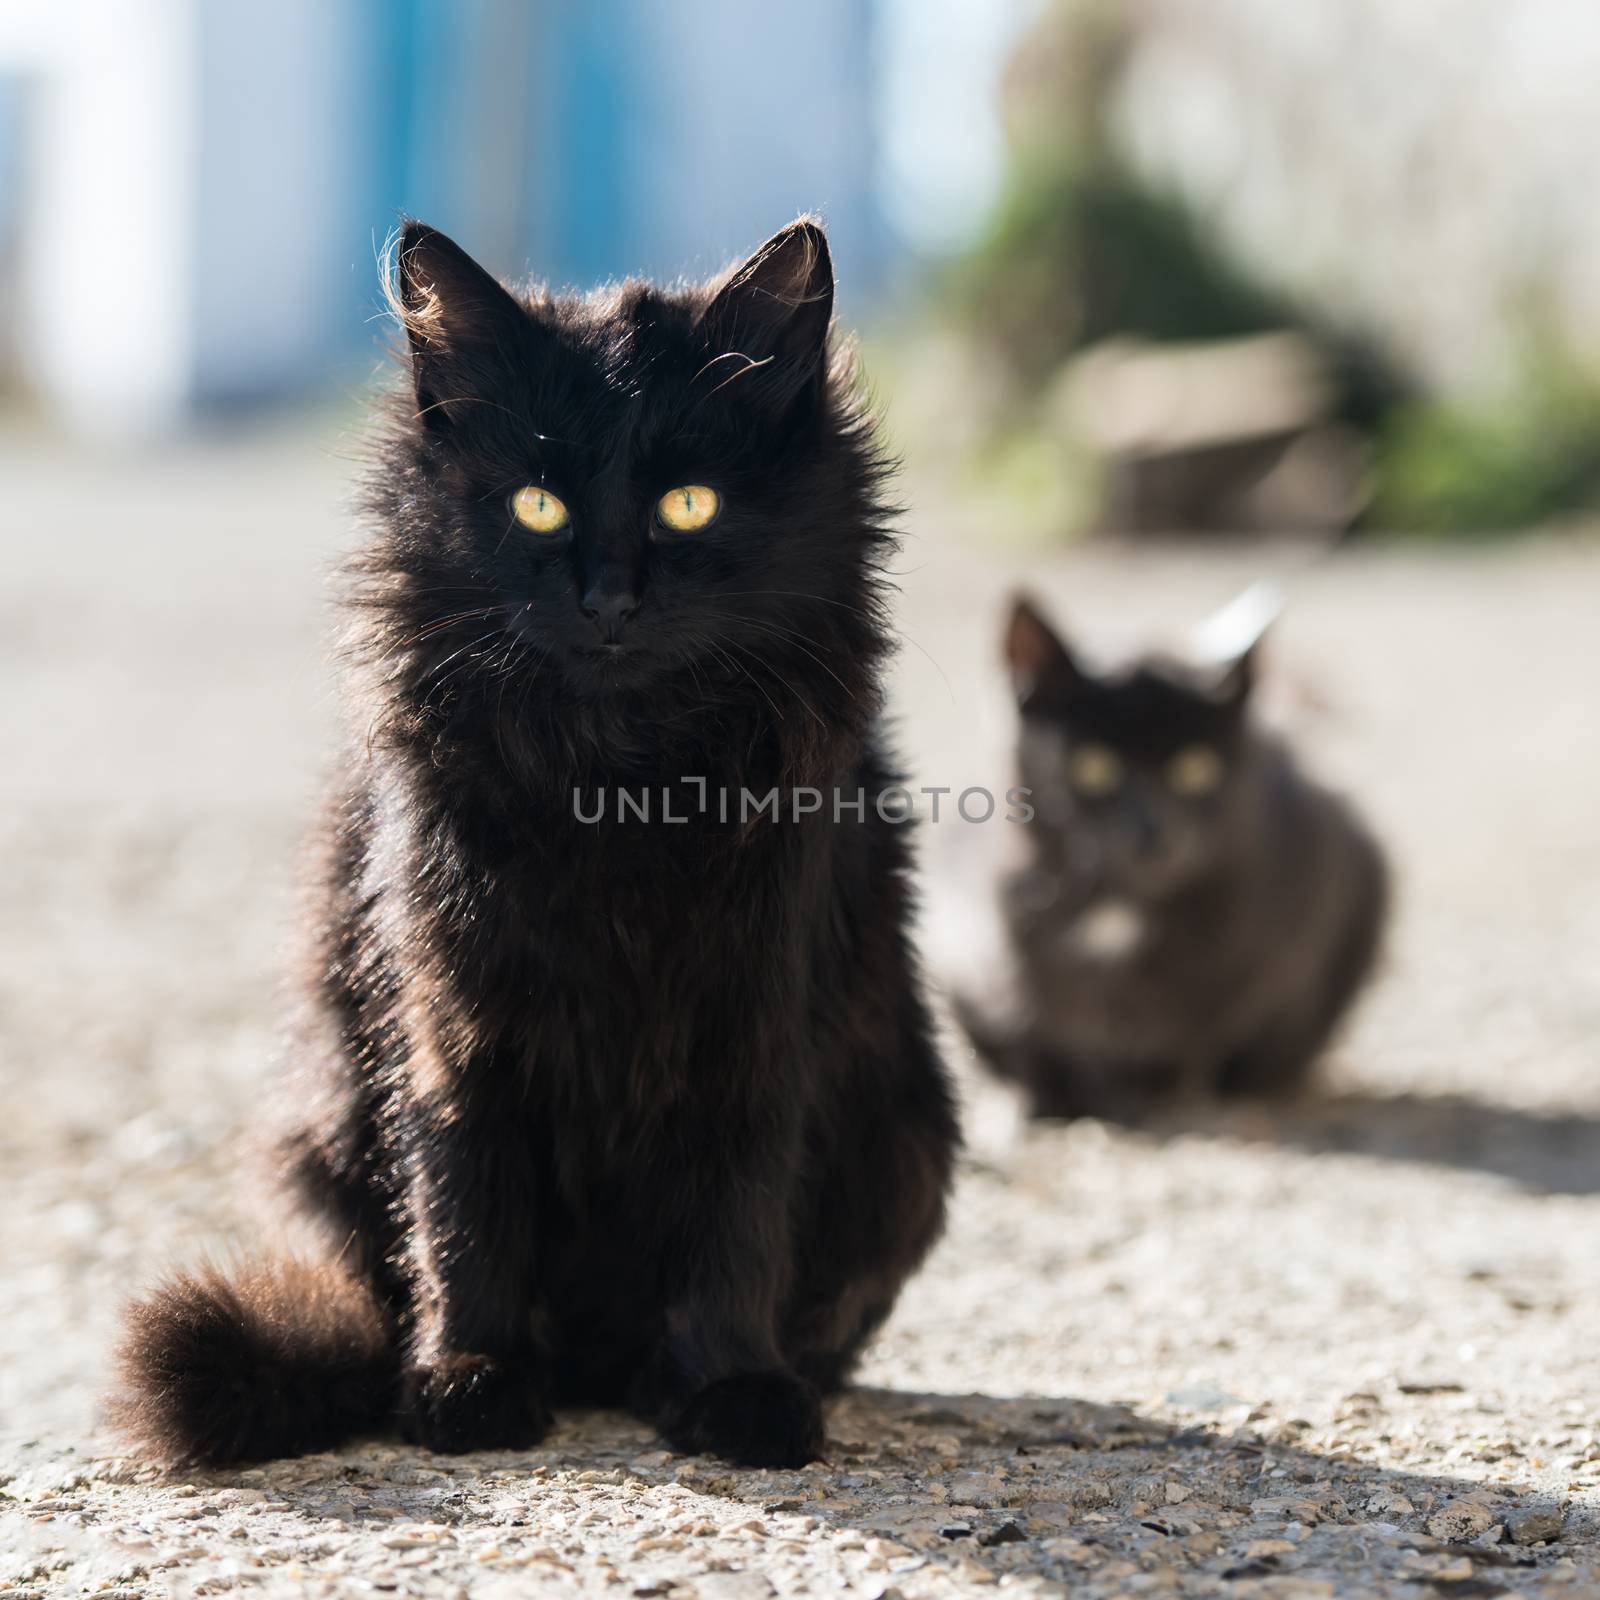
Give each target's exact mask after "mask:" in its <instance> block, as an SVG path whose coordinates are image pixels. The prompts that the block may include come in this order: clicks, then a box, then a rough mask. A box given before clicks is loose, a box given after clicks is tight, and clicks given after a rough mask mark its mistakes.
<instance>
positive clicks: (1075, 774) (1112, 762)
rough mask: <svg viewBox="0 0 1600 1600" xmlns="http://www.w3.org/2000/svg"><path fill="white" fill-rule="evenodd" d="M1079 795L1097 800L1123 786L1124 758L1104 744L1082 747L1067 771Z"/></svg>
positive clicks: (1073, 757) (1074, 754)
mask: <svg viewBox="0 0 1600 1600" xmlns="http://www.w3.org/2000/svg"><path fill="white" fill-rule="evenodd" d="M1067 772H1068V777H1069V778H1070V779H1071V781H1072V787H1073V788H1074V789H1076V790H1077V791H1078V793H1079V794H1083V795H1088V796H1090V797H1091V798H1097V797H1099V796H1102V795H1108V794H1110V793H1112V792H1113V791H1114V790H1116V789H1118V788H1120V787H1121V785H1122V758H1121V757H1120V756H1119V755H1118V754H1117V752H1116V751H1115V750H1112V749H1109V748H1108V747H1107V746H1105V745H1103V744H1085V745H1080V746H1079V747H1078V748H1077V749H1076V750H1074V751H1073V752H1072V760H1071V762H1070V764H1069V766H1068V769H1067Z"/></svg>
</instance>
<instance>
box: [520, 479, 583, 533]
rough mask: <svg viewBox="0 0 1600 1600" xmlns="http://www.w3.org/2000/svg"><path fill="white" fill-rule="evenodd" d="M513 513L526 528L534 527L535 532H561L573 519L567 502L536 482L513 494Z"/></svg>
mask: <svg viewBox="0 0 1600 1600" xmlns="http://www.w3.org/2000/svg"><path fill="white" fill-rule="evenodd" d="M511 513H512V515H513V516H514V517H516V519H517V521H518V522H520V523H521V524H522V526H523V527H524V528H532V529H533V531H534V532H535V533H560V532H561V530H562V529H563V528H564V527H566V525H567V524H568V523H569V522H571V521H572V516H571V514H570V513H569V512H568V510H567V508H566V504H565V502H563V501H561V500H558V499H556V497H555V496H554V495H553V494H551V493H550V491H549V490H548V489H541V488H539V487H538V486H537V485H535V484H530V485H529V486H528V487H527V488H526V489H518V490H517V492H516V493H515V494H514V495H512V497H511Z"/></svg>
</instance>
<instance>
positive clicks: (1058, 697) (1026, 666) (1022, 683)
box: [1005, 594, 1084, 710]
mask: <svg viewBox="0 0 1600 1600" xmlns="http://www.w3.org/2000/svg"><path fill="white" fill-rule="evenodd" d="M1005 658H1006V666H1007V667H1008V668H1009V669H1010V672H1011V686H1012V688H1013V689H1014V690H1015V692H1016V696H1017V704H1018V705H1019V706H1021V707H1022V708H1023V709H1024V710H1026V709H1027V708H1028V707H1029V706H1032V705H1038V704H1041V703H1048V704H1055V703H1059V702H1062V701H1065V700H1069V699H1071V698H1072V696H1073V694H1074V693H1075V692H1076V691H1077V690H1079V689H1081V688H1082V687H1083V685H1084V673H1083V669H1082V668H1081V667H1080V666H1079V665H1078V662H1077V660H1076V658H1075V657H1074V656H1073V654H1072V652H1071V650H1069V649H1068V648H1067V646H1066V644H1065V643H1064V642H1063V640H1062V639H1061V636H1060V635H1059V634H1058V633H1057V632H1056V631H1055V629H1054V628H1052V627H1051V626H1050V624H1049V623H1048V622H1047V621H1046V620H1045V617H1044V613H1043V612H1042V611H1041V610H1040V609H1039V607H1038V606H1037V605H1036V604H1035V603H1034V602H1033V601H1032V600H1031V599H1030V598H1029V597H1028V596H1027V595H1021V594H1019V595H1017V596H1016V597H1015V598H1014V599H1013V600H1012V602H1011V614H1010V616H1009V617H1008V618H1007V619H1006V631H1005Z"/></svg>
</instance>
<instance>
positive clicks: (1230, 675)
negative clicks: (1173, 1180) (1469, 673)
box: [957, 600, 1387, 1116]
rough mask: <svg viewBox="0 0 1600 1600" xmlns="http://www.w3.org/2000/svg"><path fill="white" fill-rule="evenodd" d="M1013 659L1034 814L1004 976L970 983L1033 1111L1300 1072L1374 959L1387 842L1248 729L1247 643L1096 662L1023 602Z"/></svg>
mask: <svg viewBox="0 0 1600 1600" xmlns="http://www.w3.org/2000/svg"><path fill="white" fill-rule="evenodd" d="M1006 657H1007V661H1008V663H1009V666H1010V669H1011V675H1012V681H1013V683H1014V685H1015V687H1016V692H1017V699H1018V705H1019V709H1020V712H1021V731H1020V735H1019V749H1018V763H1019V767H1020V771H1021V781H1022V782H1023V784H1025V785H1026V786H1027V787H1028V788H1029V790H1030V791H1031V803H1032V805H1033V806H1034V808H1035V812H1036V815H1035V817H1034V820H1033V821H1032V822H1031V823H1030V824H1028V825H1027V826H1026V827H1025V828H1021V829H1019V830H1018V833H1019V835H1020V837H1021V838H1022V840H1023V843H1022V851H1023V854H1024V860H1023V863H1022V864H1021V866H1020V867H1019V868H1018V869H1017V870H1015V871H1013V872H1011V873H1009V874H1008V875H1007V876H1006V877H1005V878H1004V880H1003V882H1002V884H1001V888H1000V896H1001V913H1002V920H1003V923H1004V929H1005V935H1006V943H1007V946H1008V951H1007V958H1006V974H1005V981H1003V982H1002V983H1001V984H1000V985H998V992H994V993H987V994H966V995H961V996H959V997H958V1001H957V1012H958V1015H959V1016H960V1018H961V1020H962V1022H963V1024H964V1025H965V1027H966V1029H967V1032H968V1033H969V1035H970V1036H971V1038H972V1040H973V1043H974V1044H975V1046H976V1047H977V1049H978V1052H979V1054H980V1057H981V1058H982V1059H984V1060H985V1061H986V1062H987V1064H988V1065H989V1066H991V1067H992V1068H993V1069H994V1071H996V1072H997V1073H998V1074H999V1075H1000V1076H1002V1077H1004V1078H1008V1079H1011V1080H1013V1081H1015V1082H1017V1083H1019V1084H1021V1085H1022V1086H1023V1088H1024V1089H1025V1091H1026V1093H1027V1094H1028V1096H1029V1099H1030V1102H1031V1105H1032V1109H1033V1111H1034V1113H1035V1114H1036V1115H1039V1116H1080V1115H1106V1116H1119V1115H1128V1114H1134V1115H1137V1114H1138V1113H1139V1112H1140V1111H1141V1110H1144V1109H1147V1108H1148V1106H1149V1105H1150V1103H1151V1102H1152V1101H1153V1100H1154V1099H1156V1098H1159V1097H1161V1096H1163V1095H1170V1094H1195V1093H1222V1094H1230V1093H1270V1092H1281V1091H1286V1090H1290V1089H1293V1088H1295V1087H1297V1086H1299V1085H1300V1084H1301V1083H1302V1081H1303V1080H1304V1078H1305V1076H1306V1074H1307V1072H1308V1071H1309V1069H1310V1068H1311V1066H1312V1064H1313V1063H1314V1062H1315V1060H1316V1058H1317V1055H1318V1053H1319V1052H1320V1051H1321V1049H1322V1047H1323V1045H1324V1044H1325V1043H1326V1042H1327V1040H1328V1038H1329V1036H1330V1035H1331V1033H1332V1031H1333V1029H1334V1026H1335V1024H1336V1023H1337V1022H1338V1020H1339V1018H1340V1017H1341V1016H1342V1015H1343V1013H1344V1011H1345V1010H1346V1008H1347V1007H1348V1006H1349V1004H1350V1002H1351V1000H1352V999H1353V998H1354V996H1355V994H1356V992H1357V991H1358V990H1359V988H1360V987H1361V985H1362V983H1363V982H1364V980H1365V979H1366V977H1367V975H1368V973H1369V971H1370V970H1371V968H1372V965H1373V960H1374V956H1375V953H1376V950H1377V946H1378V940H1379V935H1380V932H1381V929H1382V926H1383V921H1384V914H1385V905H1386V901H1387V872H1386V868H1385V865H1384V861H1383V857H1382V854H1381V853H1380V851H1379V849H1378V846H1377V845H1376V844H1375V843H1374V842H1373V840H1372V838H1371V836H1370V835H1369V834H1368V833H1367V831H1366V829H1365V828H1364V827H1363V826H1362V824H1361V822H1360V821H1359V820H1358V819H1357V817H1356V816H1355V814H1354V813H1353V812H1352V810H1351V808H1350V807H1349V805H1348V804H1346V803H1345V802H1344V801H1342V800H1340V799H1338V798H1336V797H1335V796H1333V795H1332V794H1329V793H1328V792H1327V791H1326V790H1324V789H1322V788H1319V787H1318V786H1317V785H1315V784H1314V783H1312V782H1311V781H1310V780H1308V779H1307V778H1306V777H1305V776H1304V775H1303V774H1302V773H1301V772H1300V771H1299V770H1298V768H1297V767H1296V765H1295V763H1294V761H1293V759H1292V758H1291V756H1290V755H1289V753H1288V751H1287V750H1286V749H1285V748H1284V747H1283V746H1282V745H1281V744H1279V743H1278V742H1277V741H1276V740H1274V739H1272V738H1271V737H1269V736H1268V735H1267V734H1266V733H1264V732H1262V731H1261V730H1259V729H1258V728H1256V727H1255V726H1254V725H1253V724H1252V721H1251V719H1250V716H1249V712H1248V702H1249V697H1250V689H1251V684H1252V680H1253V676H1254V666H1253V661H1254V647H1253V646H1252V647H1251V649H1249V650H1247V651H1246V652H1244V653H1243V654H1242V655H1240V656H1239V657H1238V658H1237V659H1236V660H1234V661H1232V662H1231V663H1230V664H1228V665H1227V666H1226V667H1225V668H1224V669H1221V670H1219V671H1218V672H1217V673H1215V674H1212V675H1207V674H1205V673H1203V672H1201V671H1200V670H1198V669H1195V668H1191V667H1186V666H1184V665H1182V664H1180V663H1178V662H1176V661H1172V660H1165V659H1162V658H1158V657H1150V658H1147V659H1144V660H1142V661H1139V662H1137V663H1136V664H1135V665H1134V666H1133V667H1131V668H1130V669H1128V670H1126V671H1123V672H1119V673H1116V674H1114V675H1110V674H1108V675H1100V674H1096V673H1095V672H1093V671H1091V670H1090V669H1089V668H1088V667H1087V666H1086V665H1085V664H1084V663H1083V662H1082V661H1081V660H1080V659H1079V658H1078V657H1077V656H1076V655H1075V654H1074V653H1073V651H1072V650H1071V649H1070V648H1069V647H1068V646H1067V645H1066V644H1065V643H1063V642H1062V640H1061V639H1060V638H1059V637H1058V636H1057V635H1056V634H1055V633H1054V632H1053V631H1052V630H1051V628H1050V626H1049V624H1048V623H1047V622H1046V621H1045V620H1044V618H1043V617H1042V616H1041V615H1040V613H1039V611H1038V610H1036V609H1035V607H1034V606H1032V605H1031V604H1029V603H1028V602H1027V601H1026V600H1019V601H1017V602H1016V604H1015V606H1014V607H1013V610H1012V614H1011V618H1010V623H1009V626H1008V628H1007V632H1006Z"/></svg>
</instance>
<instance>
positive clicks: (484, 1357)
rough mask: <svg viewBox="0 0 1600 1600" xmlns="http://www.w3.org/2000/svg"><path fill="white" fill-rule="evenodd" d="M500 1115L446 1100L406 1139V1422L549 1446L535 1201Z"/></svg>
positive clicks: (415, 1435) (457, 1445) (465, 1443)
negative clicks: (538, 1337)
mask: <svg viewBox="0 0 1600 1600" xmlns="http://www.w3.org/2000/svg"><path fill="white" fill-rule="evenodd" d="M490 1120H491V1119H485V1118H484V1117H483V1116H482V1115H481V1114H480V1115H479V1116H476V1117H473V1116H469V1115H468V1114H467V1108H465V1107H463V1106H460V1105H447V1104H446V1105H441V1104H440V1103H438V1102H437V1101H434V1102H430V1103H428V1104H426V1105H425V1106H424V1107H423V1108H422V1109H421V1111H420V1112H419V1113H418V1114H417V1115H416V1116H415V1118H414V1120H413V1123H412V1126H411V1127H410V1128H408V1129H407V1130H406V1134H405V1136H404V1139H403V1141H402V1142H403V1143H404V1145H405V1146H406V1148H407V1155H408V1157H409V1166H410V1168H411V1174H412V1176H411V1181H410V1184H409V1186H408V1190H407V1194H406V1210H407V1213H408V1222H409V1226H408V1230H407V1235H406V1250H407V1256H408V1265H409V1269H410V1276H411V1281H412V1305H413V1307H414V1308H415V1309H414V1323H413V1326H412V1329H411V1338H410V1357H409V1361H408V1364H407V1368H406V1372H405V1376H404V1382H403V1387H402V1393H401V1411H400V1425H401V1432H402V1433H403V1434H404V1436H405V1438H406V1439H407V1440H409V1441H410V1442H411V1443H413V1444H420V1445H425V1446H426V1447H427V1448H428V1449H430V1450H438V1451H442V1452H446V1453H458V1452H461V1451H466V1450H491V1449H517V1448H522V1447H526V1446H528V1445H532V1444H537V1443H538V1441H539V1440H540V1439H542V1438H543V1437H544V1435H545V1433H546V1432H548V1430H549V1427H550V1420H551V1419H550V1412H549V1408H548V1407H547V1406H546V1404H545V1401H544V1396H543V1393H542V1390H541V1386H540V1371H539V1368H540V1362H539V1352H538V1350H537V1348H536V1347H535V1343H534V1330H535V1306H534V1282H533V1264H534V1259H535V1241H534V1239H533V1237H532V1225H531V1220H530V1219H531V1217H532V1215H533V1206H532V1204H531V1203H530V1198H529V1196H528V1195H527V1193H526V1190H527V1187H528V1186H527V1185H526V1183H525V1182H523V1181H520V1179H519V1168H518V1166H517V1165H516V1159H515V1157H516V1153H515V1152H514V1151H507V1152H505V1153H504V1154H502V1153H501V1152H500V1151H499V1150H498V1149H497V1147H496V1140H497V1138H498V1139H504V1138H505V1136H506V1124H505V1123H504V1122H501V1123H500V1125H499V1126H498V1127H495V1126H492V1125H489V1122H490ZM522 1160H523V1161H524V1162H525V1161H526V1155H525V1154H524V1155H523V1157H522Z"/></svg>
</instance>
